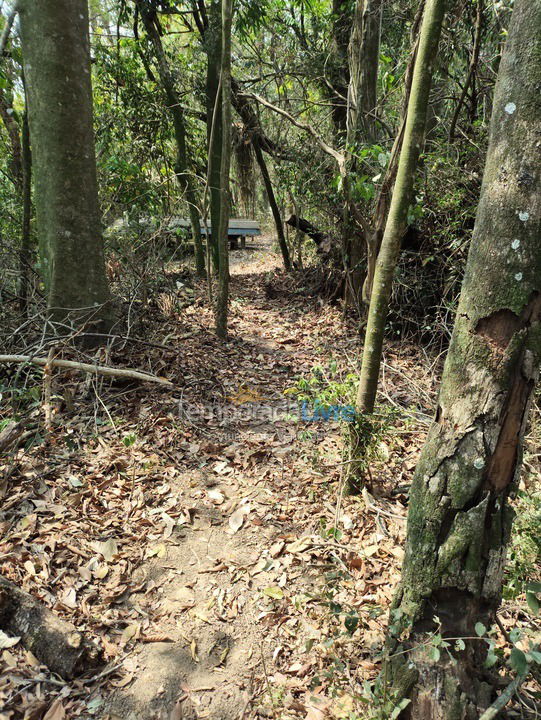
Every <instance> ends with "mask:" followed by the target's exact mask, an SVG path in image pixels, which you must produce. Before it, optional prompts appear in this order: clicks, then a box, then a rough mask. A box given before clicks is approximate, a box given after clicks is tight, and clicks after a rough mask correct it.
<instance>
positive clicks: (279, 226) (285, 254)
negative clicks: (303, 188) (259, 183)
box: [253, 139, 291, 272]
mask: <svg viewBox="0 0 541 720" xmlns="http://www.w3.org/2000/svg"><path fill="white" fill-rule="evenodd" d="M254 140H255V141H254V142H253V148H254V153H255V159H256V160H257V164H258V165H259V169H260V170H261V177H262V178H263V184H264V185H265V190H266V191H267V198H268V200H269V205H270V206H271V210H272V216H273V218H274V225H275V227H276V235H277V236H278V244H279V245H280V252H281V253H282V260H283V262H284V268H285V269H286V271H287V272H289V271H290V270H291V260H290V258H289V249H288V247H287V242H286V238H285V235H284V225H283V223H282V217H281V215H280V209H279V208H278V203H277V202H276V198H275V196H274V188H273V187H272V182H271V179H270V175H269V170H268V168H267V164H266V162H265V158H264V157H263V152H262V150H261V148H260V146H259V142H258V141H257V139H254Z"/></svg>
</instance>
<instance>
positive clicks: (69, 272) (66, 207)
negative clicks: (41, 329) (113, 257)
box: [20, 0, 110, 326]
mask: <svg viewBox="0 0 541 720" xmlns="http://www.w3.org/2000/svg"><path fill="white" fill-rule="evenodd" d="M20 19H21V40H22V49H23V58H24V72H25V78H26V84H27V91H28V118H29V124H30V134H31V138H32V149H33V160H34V163H33V164H34V177H35V202H36V216H37V227H38V234H39V242H40V251H41V252H40V258H41V263H42V269H43V275H44V278H45V281H46V286H47V292H48V304H49V310H50V313H51V317H52V319H53V320H57V321H62V322H65V321H66V320H69V321H73V322H74V323H75V324H79V323H80V321H81V319H82V317H84V318H85V319H87V318H90V319H92V321H94V322H95V323H96V324H101V325H102V326H103V325H107V318H108V316H109V314H110V309H109V308H108V306H107V303H108V300H109V297H110V296H109V290H108V286H107V279H106V275H105V260H104V252H103V239H102V230H101V218H100V211H99V204H98V186H97V178H96V157H95V151H94V133H93V128H92V86H91V81H90V45H89V38H88V5H87V2H86V0H55V2H50V0H22V2H21V4H20Z"/></svg>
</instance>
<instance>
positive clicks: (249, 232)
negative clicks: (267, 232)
mask: <svg viewBox="0 0 541 720" xmlns="http://www.w3.org/2000/svg"><path fill="white" fill-rule="evenodd" d="M179 227H181V228H186V230H190V229H191V225H190V221H189V220H188V219H187V218H173V219H172V220H171V222H170V223H169V228H170V229H176V228H179ZM207 229H208V232H210V233H212V225H211V223H210V220H208V221H207V223H206V226H205V224H204V223H203V221H201V235H202V236H203V237H206V236H207ZM227 234H228V237H229V240H230V247H231V249H232V250H235V249H236V248H238V243H239V239H240V246H241V248H244V247H246V238H247V237H255V236H257V235H261V225H260V224H259V222H258V221H257V220H245V219H244V218H231V219H230V220H229V228H228V231H227Z"/></svg>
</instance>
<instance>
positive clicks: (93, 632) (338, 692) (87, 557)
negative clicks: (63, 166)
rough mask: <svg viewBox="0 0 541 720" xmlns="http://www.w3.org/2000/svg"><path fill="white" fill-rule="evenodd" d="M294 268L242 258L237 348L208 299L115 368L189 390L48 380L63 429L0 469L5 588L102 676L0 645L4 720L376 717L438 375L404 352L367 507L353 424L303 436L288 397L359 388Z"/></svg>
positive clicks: (351, 359) (182, 311) (159, 322)
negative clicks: (99, 659) (348, 466)
mask: <svg viewBox="0 0 541 720" xmlns="http://www.w3.org/2000/svg"><path fill="white" fill-rule="evenodd" d="M278 266H279V259H278V257H277V256H276V255H275V254H274V253H273V252H272V250H271V247H270V243H269V242H268V241H262V242H260V243H259V244H258V246H256V247H252V248H249V249H246V250H242V251H241V250H239V251H234V252H233V253H232V283H231V295H232V302H231V316H230V333H231V338H230V341H229V342H228V343H227V344H223V343H220V342H219V341H218V340H217V339H216V338H215V336H214V334H213V330H212V328H213V317H212V313H211V311H210V309H209V306H208V303H207V301H206V298H205V294H206V289H205V286H204V284H203V283H201V284H200V285H199V286H196V287H195V288H194V291H193V293H191V291H190V290H189V289H186V288H181V289H179V291H178V293H177V295H176V296H175V295H174V294H173V295H172V294H171V293H168V292H164V293H163V294H161V295H160V296H159V297H156V298H154V299H153V306H152V312H147V313H146V314H145V313H143V314H142V316H141V319H140V323H141V324H142V325H141V327H140V328H139V329H138V331H137V333H136V335H137V337H141V338H145V341H146V342H147V343H149V342H150V343H154V344H155V345H160V347H149V346H148V345H145V344H144V343H143V344H142V343H137V342H127V343H125V344H124V345H122V346H120V347H116V348H113V349H112V350H111V351H110V352H109V354H108V355H107V356H106V357H101V358H100V362H102V363H105V362H106V363H108V364H111V365H114V366H124V367H134V368H138V369H140V370H144V371H147V372H152V373H155V374H157V375H161V376H165V377H167V378H168V379H169V380H171V381H172V382H173V383H174V385H173V387H172V388H171V387H162V386H158V385H151V384H146V385H142V384H138V385H136V384H133V383H132V384H126V383H125V382H124V383H123V384H121V383H120V382H118V381H115V382H112V381H111V380H110V379H104V378H101V379H100V378H98V379H96V378H93V379H91V380H90V381H89V380H88V379H87V380H85V379H84V378H81V376H80V375H79V376H78V375H76V374H71V375H70V374H67V373H62V374H61V375H60V374H58V375H56V374H55V376H54V377H53V393H54V396H55V398H54V404H55V412H54V417H53V427H52V429H51V430H50V431H48V432H46V433H45V432H43V431H42V433H41V435H42V442H40V443H39V444H37V445H35V446H33V447H31V448H27V449H20V450H18V451H17V452H16V453H15V454H12V456H11V457H9V458H6V459H4V460H3V461H2V466H1V467H0V470H2V471H3V476H4V480H3V481H2V482H3V484H2V485H0V494H1V495H2V497H3V499H2V515H1V516H0V522H1V529H2V531H3V541H2V545H1V551H2V557H1V571H2V574H3V575H5V576H6V577H8V578H9V579H11V580H13V581H14V582H16V583H18V584H19V585H20V586H21V587H23V588H24V589H25V590H27V591H28V592H31V593H32V594H33V595H34V596H36V597H38V598H40V599H41V601H43V602H44V603H45V604H46V605H48V606H49V607H51V608H52V609H53V610H54V611H55V612H57V613H58V614H60V615H62V616H63V617H64V618H66V619H69V620H71V621H72V622H73V623H74V624H75V625H76V626H77V627H78V628H79V629H81V630H83V631H84V632H85V633H86V634H87V635H88V636H89V637H90V638H91V639H93V640H94V641H95V642H96V643H97V644H98V645H99V646H100V647H101V648H103V651H104V655H105V661H106V663H107V665H106V666H105V669H103V670H101V671H100V672H98V673H97V674H94V675H93V676H92V675H91V676H90V677H87V678H85V679H82V680H76V681H72V682H64V681H63V680H62V679H60V678H58V677H55V676H52V675H51V674H50V673H49V672H48V670H47V668H45V667H44V666H40V664H39V662H38V661H37V659H36V658H35V657H34V656H33V655H32V654H31V653H29V652H28V651H26V650H25V649H24V648H22V647H21V644H20V643H15V644H13V645H11V646H10V642H7V643H6V642H4V645H3V647H4V649H3V651H2V655H1V660H2V664H3V668H2V669H3V675H2V680H1V681H0V708H1V707H3V710H1V709H0V718H1V719H2V720H8V719H9V720H15V719H18V718H24V719H25V720H38V719H40V718H46V720H62V718H75V717H82V718H100V719H101V720H106V719H108V720H114V719H115V718H116V719H119V720H120V719H123V720H178V719H180V718H189V719H192V718H193V719H195V718H211V719H212V720H249V719H255V718H274V719H275V720H277V719H279V720H287V719H291V720H293V719H295V720H298V719H301V720H323V719H324V718H356V717H362V716H364V715H363V712H364V711H363V710H362V708H363V707H369V706H370V705H371V704H372V703H375V702H376V699H375V698H373V697H371V695H370V693H371V691H370V688H369V684H368V683H367V682H366V681H370V680H372V679H373V678H374V677H375V676H376V675H377V673H378V670H379V669H380V659H381V650H382V643H383V637H384V632H385V625H386V620H387V611H388V606H389V602H390V600H391V598H392V596H393V592H394V589H395V586H396V583H397V581H398V579H399V574H400V565H401V560H402V556H403V550H402V548H403V545H404V534H405V516H406V504H407V488H408V485H409V483H410V482H411V476H412V471H413V468H414V467H415V464H416V460H417V457H418V453H419V449H420V447H421V445H422V442H423V439H424V435H425V432H426V429H427V426H428V423H429V422H430V413H431V412H432V407H433V401H434V397H435V390H436V388H437V381H438V372H439V370H440V369H441V368H440V363H441V358H427V357H426V356H425V355H423V352H422V350H420V349H419V348H416V347H413V346H409V345H407V344H404V343H398V342H397V343H390V344H389V345H388V346H387V351H386V356H385V365H384V374H383V378H382V385H381V399H382V402H383V403H384V406H385V407H386V408H387V410H386V412H388V413H390V417H391V416H392V417H391V420H390V421H389V422H388V425H387V426H386V427H385V428H384V430H383V431H382V434H381V438H380V439H379V445H378V448H377V454H376V455H375V457H374V461H373V464H372V466H371V472H370V478H369V480H370V488H371V491H370V492H368V491H364V492H363V493H362V494H361V495H359V496H356V497H346V496H344V495H343V493H342V492H341V482H340V478H341V468H342V465H341V462H342V456H341V447H342V433H343V426H344V425H345V423H341V424H340V423H338V422H335V421H333V420H332V419H327V420H324V419H321V418H320V419H319V420H318V421H315V420H314V421H310V420H305V419H304V420H303V418H302V411H301V410H300V409H299V407H298V395H296V394H295V393H294V392H293V390H294V389H295V388H296V389H297V390H298V389H299V388H301V389H302V388H305V389H306V388H308V389H310V388H312V389H314V388H316V389H317V388H320V387H323V386H329V385H332V384H333V383H337V382H344V378H347V375H348V373H351V372H355V371H356V368H357V359H358V356H359V343H358V340H357V339H356V337H355V332H354V331H353V329H352V328H351V327H348V326H347V323H346V322H344V320H343V318H342V316H341V312H340V310H339V308H336V307H332V306H329V305H327V304H323V303H321V302H320V301H319V300H318V299H317V298H308V297H306V295H305V294H304V293H303V292H301V289H300V288H299V287H298V283H297V284H296V283H295V282H294V281H293V280H292V279H291V278H288V277H287V276H285V275H284V274H283V273H282V272H281V271H280V270H279V269H278ZM183 293H184V295H183ZM186 293H188V295H189V298H188V300H187V301H186V302H182V303H181V305H182V306H181V307H180V306H179V302H180V300H179V298H181V297H186ZM32 378H34V380H33V381H34V382H35V383H36V384H37V386H38V393H37V395H36V397H37V398H38V400H37V405H38V406H39V404H40V401H39V396H40V382H41V381H40V379H39V378H40V376H39V374H38V373H37V372H36V373H31V374H30V375H29V376H28V378H27V383H28V388H27V389H28V390H29V391H30V389H31V387H30V386H31V383H32ZM284 393H285V394H284ZM286 403H289V404H288V405H287V407H286ZM308 407H309V408H311V407H312V406H308ZM305 412H306V409H305ZM309 414H311V413H309ZM299 415H301V417H300V418H299V417H298V416H299ZM511 610H512V608H511ZM511 610H510V611H509V618H510V619H509V621H508V622H509V623H511V622H514V620H512V617H515V616H516V613H515V614H514V615H513V613H512V612H511ZM504 622H507V620H504ZM0 647H1V645H0Z"/></svg>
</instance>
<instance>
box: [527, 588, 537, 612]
mask: <svg viewBox="0 0 541 720" xmlns="http://www.w3.org/2000/svg"><path fill="white" fill-rule="evenodd" d="M526 602H527V603H528V607H529V608H530V610H531V611H532V612H533V614H534V615H537V613H538V612H539V607H540V606H539V600H538V598H537V595H536V594H535V593H533V592H527V593H526Z"/></svg>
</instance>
